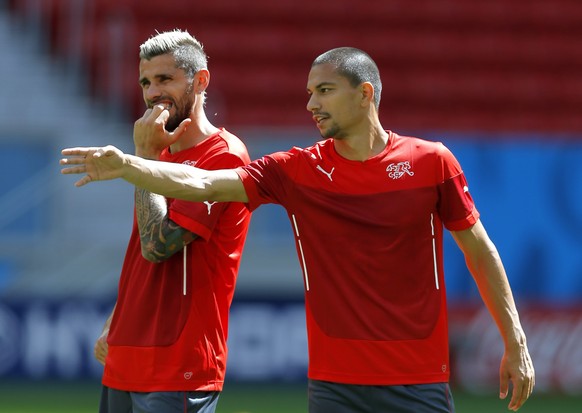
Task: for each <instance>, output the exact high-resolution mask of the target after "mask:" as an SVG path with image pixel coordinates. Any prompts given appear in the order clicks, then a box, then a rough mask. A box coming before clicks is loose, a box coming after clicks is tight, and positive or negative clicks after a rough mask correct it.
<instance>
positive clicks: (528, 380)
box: [452, 221, 535, 411]
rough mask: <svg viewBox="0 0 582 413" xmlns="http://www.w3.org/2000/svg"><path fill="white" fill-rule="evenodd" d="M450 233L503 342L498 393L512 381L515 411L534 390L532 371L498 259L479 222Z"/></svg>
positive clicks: (513, 305) (503, 271)
mask: <svg viewBox="0 0 582 413" xmlns="http://www.w3.org/2000/svg"><path fill="white" fill-rule="evenodd" d="M452 235H453V238H454V239H455V241H456V242H457V244H458V245H459V248H461V250H462V251H463V253H464V255H465V260H466V262H467V267H468V268H469V271H470V272H471V274H472V275H473V278H474V279H475V282H476V283H477V287H478V288H479V293H480V294H481V298H482V299H483V301H484V302H485V305H486V306H487V308H488V309H489V312H490V313H491V316H492V317H493V319H494V320H495V323H496V324H497V327H498V328H499V331H500V333H501V336H502V337H503V341H504V343H505V353H504V355H503V359H502V360H501V367H500V370H499V377H500V388H499V395H500V397H501V398H502V399H504V398H505V397H507V393H508V389H509V381H511V382H512V384H513V391H512V395H511V401H510V402H509V409H510V410H514V411H515V410H518V409H519V408H520V407H521V406H522V405H523V404H524V403H525V401H526V400H527V399H528V397H529V396H530V395H531V393H532V391H533V387H534V385H535V373H534V367H533V363H532V360H531V357H530V355H529V351H528V348H527V342H526V337H525V333H524V331H523V329H522V327H521V323H520V321H519V315H518V312H517V308H516V306H515V302H514V300H513V294H512V292H511V288H510V286H509V282H508V280H507V276H506V274H505V269H504V268H503V264H502V262H501V258H500V257H499V254H498V252H497V249H496V248H495V245H494V244H493V242H492V241H491V240H490V239H489V236H488V235H487V232H486V231H485V228H484V227H483V224H482V223H481V221H477V223H476V224H475V225H473V227H471V228H469V229H467V230H464V231H456V232H452Z"/></svg>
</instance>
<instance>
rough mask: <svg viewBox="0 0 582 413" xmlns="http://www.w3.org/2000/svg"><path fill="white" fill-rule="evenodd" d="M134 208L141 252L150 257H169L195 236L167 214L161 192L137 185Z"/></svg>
mask: <svg viewBox="0 0 582 413" xmlns="http://www.w3.org/2000/svg"><path fill="white" fill-rule="evenodd" d="M135 211H136V217H137V224H138V228H139V235H140V240H141V249H142V254H143V256H144V258H146V259H147V260H149V261H152V262H161V261H164V260H166V259H167V258H169V257H171V256H172V255H173V254H175V253H176V252H177V251H180V250H181V249H182V248H183V246H184V244H187V243H188V242H190V241H192V240H193V239H194V237H195V236H194V234H192V233H191V232H189V231H187V230H185V229H184V228H182V227H180V226H179V225H177V224H176V223H174V222H172V221H171V220H170V219H169V218H168V206H167V203H166V199H165V198H164V197H163V196H161V195H157V194H153V193H151V192H148V191H145V190H143V189H141V188H136V189H135Z"/></svg>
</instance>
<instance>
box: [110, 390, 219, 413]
mask: <svg viewBox="0 0 582 413" xmlns="http://www.w3.org/2000/svg"><path fill="white" fill-rule="evenodd" d="M219 395H220V392H207V391H164V392H152V393H138V392H127V391H121V390H115V389H111V388H109V387H106V386H103V389H102V391H101V403H100V404H99V413H214V411H215V410H216V405H217V403H218V396H219Z"/></svg>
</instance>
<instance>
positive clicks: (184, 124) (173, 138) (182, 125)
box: [169, 118, 192, 145]
mask: <svg viewBox="0 0 582 413" xmlns="http://www.w3.org/2000/svg"><path fill="white" fill-rule="evenodd" d="M190 123H192V119H190V118H186V119H184V120H183V121H182V122H180V124H179V125H178V127H177V128H176V129H174V132H172V133H170V134H169V135H170V138H171V143H170V145H171V144H172V143H174V142H176V141H177V140H178V139H180V136H182V134H183V133H184V132H186V129H188V126H190Z"/></svg>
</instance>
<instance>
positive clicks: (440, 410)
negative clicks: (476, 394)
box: [308, 380, 455, 413]
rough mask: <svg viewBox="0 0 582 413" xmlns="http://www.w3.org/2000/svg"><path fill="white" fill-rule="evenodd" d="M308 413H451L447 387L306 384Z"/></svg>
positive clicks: (315, 381) (442, 384)
mask: <svg viewBox="0 0 582 413" xmlns="http://www.w3.org/2000/svg"><path fill="white" fill-rule="evenodd" d="M308 395H309V413H454V412H455V405H454V402H453V397H452V395H451V389H450V387H449V385H448V383H431V384H413V385H405V386H370V385H355V384H341V383H330V382H326V381H318V380H309V385H308Z"/></svg>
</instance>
